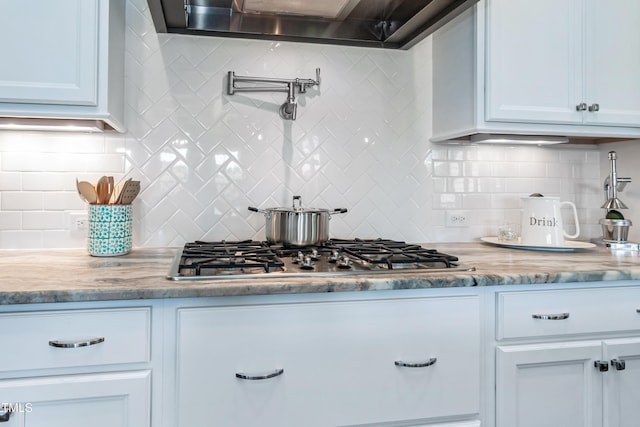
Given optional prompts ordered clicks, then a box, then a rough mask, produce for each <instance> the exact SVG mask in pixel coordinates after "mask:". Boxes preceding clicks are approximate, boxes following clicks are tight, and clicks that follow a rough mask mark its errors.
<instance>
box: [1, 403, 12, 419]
mask: <svg viewBox="0 0 640 427" xmlns="http://www.w3.org/2000/svg"><path fill="white" fill-rule="evenodd" d="M2 409H3V410H4V412H3V413H2V415H0V423H6V422H7V421H9V419H10V418H11V408H10V407H9V408H7V407H3V408H2Z"/></svg>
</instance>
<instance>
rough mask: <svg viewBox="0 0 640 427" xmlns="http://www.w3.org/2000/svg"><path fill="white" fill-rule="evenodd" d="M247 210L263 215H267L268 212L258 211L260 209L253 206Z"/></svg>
mask: <svg viewBox="0 0 640 427" xmlns="http://www.w3.org/2000/svg"><path fill="white" fill-rule="evenodd" d="M247 209H249V210H250V211H251V212H258V213H261V214H265V215H266V214H267V211H263V210H262V209H258V208H254V207H253V206H249V207H248V208H247Z"/></svg>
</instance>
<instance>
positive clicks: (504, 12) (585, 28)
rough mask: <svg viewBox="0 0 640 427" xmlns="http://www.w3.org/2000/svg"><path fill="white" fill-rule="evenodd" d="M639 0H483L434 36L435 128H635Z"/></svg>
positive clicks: (633, 134)
mask: <svg viewBox="0 0 640 427" xmlns="http://www.w3.org/2000/svg"><path fill="white" fill-rule="evenodd" d="M639 21H640V2H628V1H625V0H612V1H607V2H601V1H596V0H538V1H535V2H531V1H528V0H480V2H479V3H478V5H477V6H476V8H475V10H474V11H469V12H467V13H465V14H463V15H462V16H460V17H459V18H457V19H456V20H454V21H452V22H451V23H450V24H448V25H447V26H445V27H443V28H442V29H441V30H439V31H438V32H436V33H435V34H434V36H433V55H434V61H433V62H434V70H433V79H434V82H433V87H434V99H433V108H434V120H433V121H434V135H433V138H432V140H434V141H443V140H446V139H451V138H457V137H463V136H467V135H472V134H475V133H519V134H534V135H567V136H574V137H584V138H590V137H593V138H604V137H626V138H637V137H640V79H638V77H637V76H638V75H640V57H639V56H638V55H637V52H639V51H640V27H638V26H637V22H639Z"/></svg>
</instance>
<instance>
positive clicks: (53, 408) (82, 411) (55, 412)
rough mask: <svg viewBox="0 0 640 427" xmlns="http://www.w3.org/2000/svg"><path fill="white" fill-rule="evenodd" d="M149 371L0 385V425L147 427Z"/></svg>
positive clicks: (19, 380)
mask: <svg viewBox="0 0 640 427" xmlns="http://www.w3.org/2000/svg"><path fill="white" fill-rule="evenodd" d="M150 383H151V372H150V371H136V372H118V373H102V374H87V375H63V376H52V377H41V378H27V379H11V380H2V381H0V401H1V404H2V408H1V411H0V413H1V415H0V422H2V423H3V424H2V425H3V426H5V427H86V426H91V427H141V426H148V425H149V422H150V420H149V413H150V400H149V393H150Z"/></svg>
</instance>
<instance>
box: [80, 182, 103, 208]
mask: <svg viewBox="0 0 640 427" xmlns="http://www.w3.org/2000/svg"><path fill="white" fill-rule="evenodd" d="M76 187H77V188H78V194H80V198H81V199H82V200H84V201H85V202H87V203H89V204H95V203H96V202H97V201H98V194H97V193H96V189H95V188H94V186H93V185H92V184H91V183H90V182H87V181H78V179H77V178H76Z"/></svg>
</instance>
